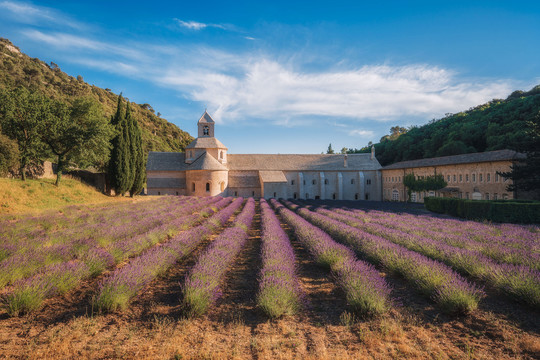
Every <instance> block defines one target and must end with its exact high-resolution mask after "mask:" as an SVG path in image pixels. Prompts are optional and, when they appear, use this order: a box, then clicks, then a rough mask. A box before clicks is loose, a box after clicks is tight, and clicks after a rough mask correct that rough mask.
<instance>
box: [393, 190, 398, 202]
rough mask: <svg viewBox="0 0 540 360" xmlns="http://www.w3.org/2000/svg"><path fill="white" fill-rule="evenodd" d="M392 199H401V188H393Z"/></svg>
mask: <svg viewBox="0 0 540 360" xmlns="http://www.w3.org/2000/svg"><path fill="white" fill-rule="evenodd" d="M392 200H393V201H399V190H395V189H394V190H392Z"/></svg>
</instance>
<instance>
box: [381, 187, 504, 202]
mask: <svg viewBox="0 0 540 360" xmlns="http://www.w3.org/2000/svg"><path fill="white" fill-rule="evenodd" d="M389 193H390V190H389V189H386V197H387V198H388V197H389ZM425 196H441V194H440V193H435V192H433V191H430V192H429V193H427V195H426V193H425V192H420V193H412V194H411V201H412V202H416V201H418V200H421V199H423V198H424V197H425ZM479 196H480V198H477V200H498V199H499V194H498V193H494V194H493V195H491V194H490V193H484V195H482V194H480V195H479ZM459 198H460V199H463V198H465V199H471V198H474V196H471V195H470V194H469V193H468V192H465V193H463V192H460V193H459ZM501 198H502V199H503V200H507V199H508V194H506V193H504V194H502V197H501ZM392 200H393V201H399V200H400V199H399V190H397V189H394V190H392Z"/></svg>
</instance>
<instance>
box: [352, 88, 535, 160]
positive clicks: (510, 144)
mask: <svg viewBox="0 0 540 360" xmlns="http://www.w3.org/2000/svg"><path fill="white" fill-rule="evenodd" d="M536 116H540V85H538V86H536V87H534V88H533V89H532V90H530V91H527V92H523V91H519V90H518V91H514V92H513V93H512V94H511V95H510V96H508V98H506V99H505V100H500V99H495V100H492V101H490V102H488V103H486V104H483V105H479V106H476V107H474V108H471V109H469V110H467V111H463V112H459V113H457V114H448V115H447V116H446V117H444V118H442V119H439V120H432V121H431V122H429V123H428V124H426V125H423V126H419V127H413V128H412V129H410V130H409V131H408V132H407V133H405V134H403V135H400V136H399V137H397V138H396V139H394V140H392V139H389V138H388V137H386V138H384V137H383V138H382V139H381V142H379V143H377V144H374V145H375V151H376V154H377V159H378V160H379V162H380V163H381V165H383V166H384V165H388V164H392V163H395V162H399V161H406V160H416V159H422V158H430V157H437V156H448V155H459V154H466V153H474V152H484V151H492V150H501V149H514V150H519V151H523V150H525V149H523V147H522V146H521V145H522V143H523V142H524V141H523V140H524V139H526V138H527V136H528V135H527V129H528V125H527V121H530V120H532V119H533V118H534V117H536ZM369 151H370V148H369V147H365V148H362V149H355V150H352V151H350V152H353V153H354V152H369Z"/></svg>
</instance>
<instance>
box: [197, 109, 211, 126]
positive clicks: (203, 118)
mask: <svg viewBox="0 0 540 360" xmlns="http://www.w3.org/2000/svg"><path fill="white" fill-rule="evenodd" d="M202 123H211V124H213V123H215V121H214V119H212V117H211V116H210V114H208V112H207V111H206V110H204V114H203V115H202V116H201V118H200V119H199V124H202Z"/></svg>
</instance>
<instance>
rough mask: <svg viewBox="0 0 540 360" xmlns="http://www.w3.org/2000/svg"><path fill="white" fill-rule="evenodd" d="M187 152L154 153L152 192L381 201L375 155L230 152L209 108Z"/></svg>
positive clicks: (149, 175)
mask: <svg viewBox="0 0 540 360" xmlns="http://www.w3.org/2000/svg"><path fill="white" fill-rule="evenodd" d="M197 125H198V136H197V138H196V139H195V140H193V142H191V144H189V145H188V146H187V147H186V151H185V153H173V152H150V153H149V154H148V163H147V193H148V195H165V194H169V195H191V196H216V195H222V196H243V197H249V196H253V197H264V198H272V197H274V198H297V199H336V200H338V199H339V200H381V196H382V188H381V171H380V170H381V165H380V164H379V162H378V161H377V159H376V158H375V154H374V153H373V152H372V153H371V154H349V155H343V154H335V155H334V154H332V155H326V154H321V155H310V154H276V155H272V154H229V153H228V152H227V147H226V146H225V145H223V144H222V143H221V142H220V141H219V140H218V139H217V138H216V137H215V136H214V130H215V122H214V120H213V119H212V117H211V116H210V115H209V114H208V113H207V112H206V111H205V113H204V114H203V115H202V116H201V118H200V119H199V121H198V124H197Z"/></svg>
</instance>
